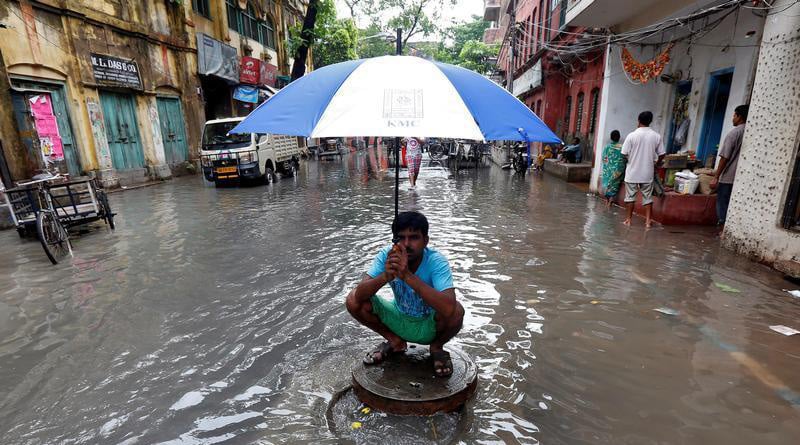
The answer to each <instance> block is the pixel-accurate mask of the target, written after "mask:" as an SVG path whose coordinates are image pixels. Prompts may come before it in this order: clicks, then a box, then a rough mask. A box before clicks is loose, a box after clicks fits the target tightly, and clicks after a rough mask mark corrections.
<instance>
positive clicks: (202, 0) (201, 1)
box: [192, 0, 211, 19]
mask: <svg viewBox="0 0 800 445" xmlns="http://www.w3.org/2000/svg"><path fill="white" fill-rule="evenodd" d="M192 9H194V11H195V12H196V13H198V14H200V15H202V16H203V17H205V18H207V19H210V18H211V7H210V6H209V5H208V0H192Z"/></svg>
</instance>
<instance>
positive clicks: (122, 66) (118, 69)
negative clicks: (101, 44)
mask: <svg viewBox="0 0 800 445" xmlns="http://www.w3.org/2000/svg"><path fill="white" fill-rule="evenodd" d="M91 60H92V70H93V72H94V81H95V82H96V83H97V84H98V85H108V86H114V87H127V88H134V89H137V90H141V89H142V78H141V77H140V76H139V66H138V65H136V62H134V61H133V60H127V59H120V58H119V57H113V56H107V55H105V54H95V53H92V54H91Z"/></svg>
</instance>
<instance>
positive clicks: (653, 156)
mask: <svg viewBox="0 0 800 445" xmlns="http://www.w3.org/2000/svg"><path fill="white" fill-rule="evenodd" d="M638 120H639V127H638V128H637V129H636V130H634V131H633V133H631V134H629V135H628V137H627V138H625V142H624V143H623V144H622V155H623V156H625V159H627V160H628V165H627V166H626V167H625V207H627V210H628V216H627V218H625V222H624V223H623V224H625V225H626V226H629V225H631V219H632V218H633V205H634V203H635V202H636V195H637V193H639V192H641V194H642V206H643V207H644V209H645V210H644V212H645V226H646V227H648V228H649V227H650V225H651V222H650V216H651V214H652V211H653V178H654V176H655V167H656V164H658V163H659V162H661V160H662V159H663V158H664V155H665V154H666V153H667V152H666V151H665V150H664V145H663V144H662V143H661V135H660V134H658V133H656V132H655V131H653V130H652V129H651V128H650V123H651V122H653V113H651V112H649V111H643V112H641V113H639V119H638Z"/></svg>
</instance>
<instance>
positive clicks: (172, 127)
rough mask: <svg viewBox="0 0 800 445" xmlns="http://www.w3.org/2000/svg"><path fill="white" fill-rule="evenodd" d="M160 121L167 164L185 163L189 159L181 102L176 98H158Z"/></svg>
mask: <svg viewBox="0 0 800 445" xmlns="http://www.w3.org/2000/svg"><path fill="white" fill-rule="evenodd" d="M156 103H157V104H158V120H159V122H160V123H161V139H162V140H163V142H164V155H165V156H166V159H167V164H169V165H174V164H180V163H182V162H185V161H186V159H187V158H188V157H189V147H187V145H186V131H185V129H184V125H183V112H181V101H180V99H178V98H176V97H158V98H156Z"/></svg>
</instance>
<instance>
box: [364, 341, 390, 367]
mask: <svg viewBox="0 0 800 445" xmlns="http://www.w3.org/2000/svg"><path fill="white" fill-rule="evenodd" d="M395 352H397V351H395V350H394V348H392V345H390V344H389V342H388V341H385V342H383V343H381V344H379V345H378V346H377V347H375V349H373V350H372V351H370V352H367V355H365V356H364V360H363V362H364V364H365V365H378V364H380V363H383V362H384V361H385V360H386V359H387V358H389V356H390V355H392V354H394V353H395ZM376 354H380V358H379V359H376V358H375V355H376Z"/></svg>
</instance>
